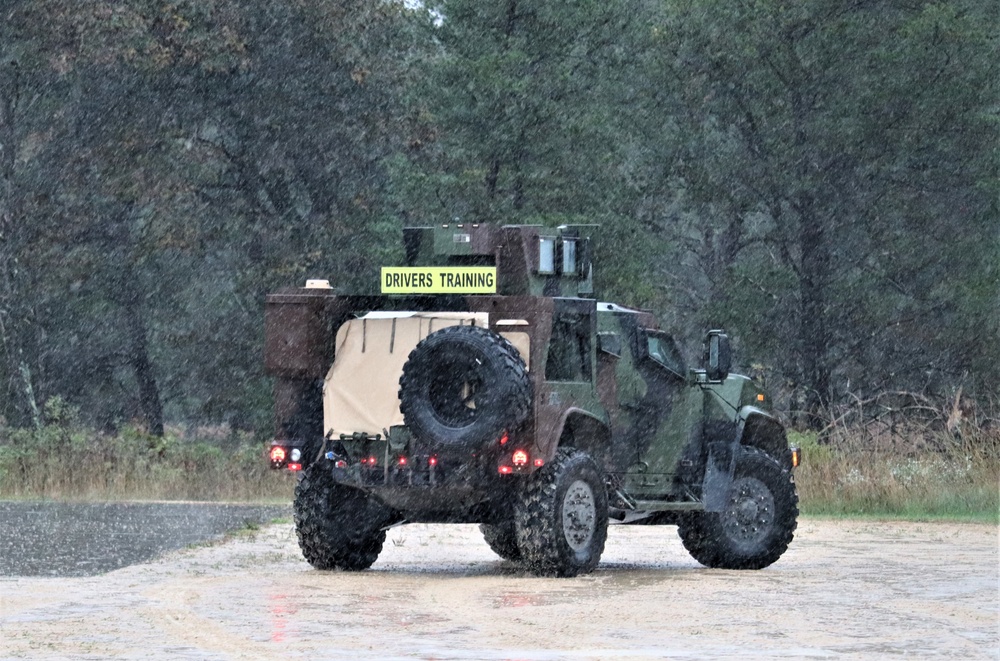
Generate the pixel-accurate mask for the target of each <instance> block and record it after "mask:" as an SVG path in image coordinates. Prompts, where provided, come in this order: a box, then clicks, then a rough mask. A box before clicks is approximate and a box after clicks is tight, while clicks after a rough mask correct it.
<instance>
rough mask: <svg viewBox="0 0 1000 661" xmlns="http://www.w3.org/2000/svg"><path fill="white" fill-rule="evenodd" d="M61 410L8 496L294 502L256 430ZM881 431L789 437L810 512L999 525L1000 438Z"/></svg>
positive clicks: (0, 447)
mask: <svg viewBox="0 0 1000 661" xmlns="http://www.w3.org/2000/svg"><path fill="white" fill-rule="evenodd" d="M50 408H51V407H47V408H46V414H47V416H46V420H47V424H46V425H45V426H43V427H42V428H41V429H39V430H25V429H5V428H2V427H0V498H3V499H25V498H45V499H56V500H213V501H242V502H248V501H252V502H268V501H270V502H285V503H287V502H288V501H289V500H290V499H291V497H292V491H293V488H294V483H295V476H294V475H292V474H289V473H288V472H287V471H272V470H271V469H270V468H269V467H268V465H267V461H266V459H265V456H264V452H265V444H264V443H263V442H261V441H259V440H254V439H253V438H252V437H250V436H249V435H239V434H229V435H223V436H222V437H215V438H210V439H205V438H202V439H197V438H188V437H185V436H184V435H182V434H179V433H168V434H167V435H165V436H163V437H162V438H158V437H153V436H149V435H148V434H145V433H144V432H142V431H141V430H139V429H131V428H128V429H124V430H123V431H121V432H120V433H118V434H115V435H109V434H101V433H98V432H95V431H93V430H90V429H86V428H85V427H83V426H81V425H79V424H78V423H77V421H76V417H75V415H74V414H73V412H72V411H67V410H65V409H62V410H61V409H58V408H52V410H50ZM872 429H873V428H872V427H870V426H869V427H867V428H864V427H854V428H845V427H843V426H841V427H839V428H837V429H836V430H835V432H836V433H833V434H826V436H825V437H824V442H822V443H821V442H819V440H818V438H819V437H818V435H817V434H815V433H797V432H790V433H789V441H790V442H791V443H792V444H793V445H798V446H800V447H801V448H802V449H803V457H804V461H803V464H802V465H801V466H800V467H799V468H798V469H796V474H795V478H796V483H797V485H798V490H799V497H800V509H801V511H802V513H803V514H804V515H806V516H818V517H836V518H863V519H909V520H950V521H978V522H986V523H993V524H997V523H1000V431H998V430H997V429H995V428H984V427H982V426H977V427H972V428H968V429H966V430H964V431H963V434H962V435H961V437H956V436H955V435H952V434H945V432H943V431H941V432H936V433H933V434H931V435H930V436H928V433H927V431H926V430H920V431H919V433H910V434H906V433H900V432H899V431H898V430H896V429H894V430H893V434H891V435H887V434H886V433H884V430H881V431H878V432H873V431H872ZM900 439H904V442H900ZM910 439H918V441H919V442H914V441H912V440H910Z"/></svg>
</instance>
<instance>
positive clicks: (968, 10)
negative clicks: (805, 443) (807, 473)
mask: <svg viewBox="0 0 1000 661" xmlns="http://www.w3.org/2000/svg"><path fill="white" fill-rule="evenodd" d="M996 18H997V17H996V11H995V9H989V8H985V7H984V6H982V5H980V4H979V3H962V2H955V3H933V2H931V3H919V4H917V5H913V4H912V3H896V2H879V3H856V2H837V3H829V2H807V3H800V2H799V3H789V2H780V1H771V0H767V1H764V0H761V1H755V2H740V3H736V4H732V5H725V6H721V5H718V4H716V3H707V2H701V1H698V0H691V1H688V2H679V3H673V4H672V5H671V6H670V8H669V10H668V16H667V18H666V20H665V22H664V23H663V25H662V27H661V28H660V30H659V38H660V42H661V43H660V45H659V53H660V56H661V57H662V58H663V67H662V72H663V74H662V75H663V76H664V78H663V81H664V85H670V86H672V87H673V88H674V89H675V90H677V94H678V96H679V98H680V100H681V106H680V109H679V110H680V112H678V113H677V115H676V116H677V118H678V120H679V121H680V122H682V126H683V129H682V130H681V134H682V135H684V136H686V137H685V139H684V141H683V143H684V144H683V151H682V152H681V153H680V155H679V157H678V158H677V160H676V161H675V163H674V167H673V168H671V170H670V171H669V172H666V173H664V175H663V176H661V177H656V178H653V179H652V187H651V194H652V195H654V196H656V197H659V198H660V199H663V200H664V202H663V203H662V206H664V207H666V206H667V205H668V203H669V202H674V203H675V206H674V207H673V208H672V209H673V213H671V214H666V215H664V216H663V217H662V222H663V228H664V231H665V232H668V233H671V234H674V235H676V236H678V237H679V243H681V244H682V245H686V246H687V247H688V249H689V250H690V254H692V255H694V259H689V260H679V263H681V264H685V265H686V266H689V267H690V266H696V267H697V269H696V274H697V275H696V277H694V278H692V277H688V278H684V277H682V278H681V279H680V280H681V282H685V283H688V288H689V289H690V290H691V291H694V292H696V294H695V298H696V302H698V303H700V304H703V305H704V307H702V310H703V313H704V315H705V316H706V317H707V318H709V319H711V320H714V321H715V323H728V324H730V325H733V326H736V327H738V328H740V329H742V331H743V334H744V335H743V337H744V339H745V340H746V342H747V345H748V346H749V347H750V348H751V349H752V350H753V351H754V353H756V354H757V355H763V356H766V357H767V359H768V360H769V361H770V362H771V363H772V364H774V365H776V366H777V368H778V371H779V372H780V373H781V374H783V375H785V376H786V377H787V378H789V379H791V380H792V384H793V387H794V389H795V390H796V391H797V393H798V396H799V397H801V399H798V402H799V404H798V406H799V407H800V408H802V409H804V411H805V412H806V413H807V414H808V415H810V416H817V415H819V414H821V412H822V411H823V410H824V409H825V408H826V407H827V406H829V404H830V403H831V402H832V401H834V399H835V398H836V397H837V396H838V394H842V393H843V392H844V390H845V389H847V388H851V389H854V388H862V389H877V388H887V387H890V386H895V387H898V388H921V387H923V386H924V385H926V384H927V383H926V382H927V375H926V372H927V371H928V370H930V371H932V372H935V378H937V377H941V376H946V377H949V378H952V379H953V378H955V377H956V376H957V374H956V372H959V371H961V370H962V369H963V367H962V363H963V361H962V359H958V360H955V359H956V358H958V356H957V354H955V353H953V352H952V355H951V356H950V357H949V356H948V355H947V354H948V353H949V351H948V350H947V349H946V346H945V345H950V346H951V347H952V348H955V349H957V344H958V343H955V342H954V338H948V337H947V336H949V335H950V334H952V333H953V332H954V326H953V322H954V315H953V314H950V313H949V312H948V310H949V308H950V309H952V310H954V309H955V306H956V305H957V304H958V303H957V301H958V300H960V299H961V296H958V297H954V296H952V295H951V294H954V293H955V292H961V291H967V290H968V289H967V288H968V287H970V286H971V287H972V291H982V290H983V289H984V288H985V289H986V290H989V288H990V285H989V284H987V283H985V282H984V281H983V279H984V278H986V279H987V280H992V281H993V282H994V284H995V278H996V270H995V267H991V266H990V264H991V263H995V262H991V260H993V259H994V258H995V254H996V253H995V245H996V243H995V242H996V232H995V230H994V229H993V228H994V227H995V218H996V210H995V200H996V197H995V192H992V193H991V192H990V191H989V190H988V186H987V184H988V182H989V181H990V180H991V176H990V174H989V173H990V172H991V170H992V171H993V172H995V169H994V168H995V161H993V160H992V159H993V158H994V154H993V153H991V150H992V147H991V146H990V145H991V144H994V143H995V139H996V132H995V124H991V123H990V122H991V121H992V120H991V113H992V119H993V120H995V113H996V82H995V81H996V68H995V67H996V65H995V63H996V61H997V58H996V42H995V39H991V37H990V35H991V34H995V33H996V26H997V20H996ZM966 243H968V244H974V245H975V250H973V251H972V252H971V253H970V252H967V253H966V258H965V260H963V262H964V263H963V264H962V265H961V266H960V267H959V268H957V269H956V268H953V266H952V263H951V262H950V261H949V260H948V259H942V256H943V255H944V254H948V253H951V252H952V250H955V251H960V250H962V251H964V250H966V249H968V248H969V247H970V246H969V245H965V244H966ZM989 274H992V275H989ZM944 292H950V293H949V294H944ZM935 299H937V300H936V302H935ZM944 299H947V300H944ZM980 309H981V310H982V311H983V312H984V313H985V314H992V312H991V311H989V310H988V306H987V307H985V308H980ZM983 327H989V326H988V324H984V325H983ZM752 329H756V330H752ZM928 340H930V343H928ZM977 344H982V342H981V341H979V342H977ZM789 349H790V350H789ZM922 373H923V375H922ZM922 380H923V382H922ZM811 421H812V422H814V423H815V422H818V418H816V417H813V418H811Z"/></svg>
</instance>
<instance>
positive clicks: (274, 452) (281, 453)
mask: <svg viewBox="0 0 1000 661" xmlns="http://www.w3.org/2000/svg"><path fill="white" fill-rule="evenodd" d="M284 460H285V448H283V447H281V446H280V445H275V446H274V447H273V448H271V463H272V464H280V463H281V462H283V461H284Z"/></svg>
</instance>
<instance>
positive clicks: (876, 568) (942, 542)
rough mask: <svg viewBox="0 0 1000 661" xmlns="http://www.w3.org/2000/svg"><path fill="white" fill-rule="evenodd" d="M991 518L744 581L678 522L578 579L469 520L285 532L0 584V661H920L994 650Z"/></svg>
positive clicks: (810, 552) (812, 545) (804, 533)
mask: <svg viewBox="0 0 1000 661" xmlns="http://www.w3.org/2000/svg"><path fill="white" fill-rule="evenodd" d="M997 532H998V530H997V527H996V526H989V525H956V524H923V523H919V524H918V523H875V522H828V521H814V520H806V521H803V522H801V523H800V525H799V530H798V532H797V534H796V539H795V541H794V542H793V543H792V547H791V548H790V549H789V551H788V553H787V554H786V555H785V556H784V558H782V559H781V560H780V561H779V562H778V563H777V564H776V565H774V566H772V567H770V568H768V569H765V570H763V571H758V572H730V571H720V570H709V569H704V568H702V567H700V566H699V565H698V564H697V563H695V562H694V561H693V560H692V559H691V558H690V557H689V556H688V555H687V553H686V552H685V551H684V549H683V547H682V546H681V544H680V542H679V540H678V539H677V535H676V532H675V529H674V528H672V527H666V528H642V527H613V528H612V530H611V532H610V534H609V539H608V545H607V549H606V551H605V554H604V561H603V562H602V564H601V566H600V568H599V569H598V571H597V572H595V573H594V574H592V575H590V576H586V577H582V578H577V579H571V580H559V579H541V578H535V577H532V576H529V575H527V574H525V573H524V572H522V571H521V570H520V569H519V568H518V567H516V566H515V565H512V564H510V563H506V562H503V561H501V560H499V559H497V558H496V557H495V556H494V555H493V554H492V553H491V552H490V550H489V549H488V548H487V546H486V544H485V543H484V542H483V541H482V538H481V537H480V535H479V531H478V529H477V527H475V526H458V525H453V526H443V525H437V526H417V525H413V526H404V527H400V528H396V529H393V530H391V531H390V532H389V539H388V540H387V542H386V548H385V551H384V552H383V554H382V556H381V557H380V559H379V561H378V562H377V563H376V564H375V566H374V567H373V568H372V569H371V570H369V571H366V572H362V573H358V574H346V573H340V572H318V571H314V570H313V569H311V568H310V567H309V566H308V565H307V564H306V563H305V562H304V561H303V560H302V558H301V556H300V555H299V552H298V548H297V546H296V543H295V535H294V532H293V530H292V526H291V525H290V524H279V525H273V526H269V527H265V528H263V529H262V530H260V531H259V532H257V533H256V534H254V535H253V536H242V537H237V538H233V539H230V540H228V541H226V542H223V543H217V544H213V545H211V546H203V547H198V548H193V549H187V550H184V551H179V552H174V553H172V554H170V555H167V556H165V557H163V558H161V559H159V560H156V561H153V562H151V563H148V564H141V565H135V566H132V567H126V568H124V569H120V570H117V571H114V572H111V573H109V574H105V575H102V576H94V577H87V578H6V579H0V658H4V659H6V658H22V657H23V658H108V657H115V658H142V659H148V658H198V659H227V658H233V659H235V658H241V659H242V658H249V659H254V658H261V659H274V658H282V657H284V658H309V659H335V658H352V659H376V658H378V659H392V658H424V659H609V658H620V659H626V658H634V659H654V658H692V659H702V658H746V657H758V658H776V657H777V658H805V659H809V658H817V659H826V658H836V659H851V658H859V659H860V658H865V659H868V658H878V657H888V656H906V657H908V658H926V657H932V656H946V657H948V658H969V659H996V658H998V655H1000V631H998V627H1000V615H998V613H1000V595H998V552H997V546H998V545H997V541H998V539H997Z"/></svg>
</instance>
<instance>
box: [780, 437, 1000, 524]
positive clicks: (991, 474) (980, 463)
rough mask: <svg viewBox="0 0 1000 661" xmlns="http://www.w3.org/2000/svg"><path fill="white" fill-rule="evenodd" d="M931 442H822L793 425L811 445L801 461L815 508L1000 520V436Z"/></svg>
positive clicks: (810, 510)
mask: <svg viewBox="0 0 1000 661" xmlns="http://www.w3.org/2000/svg"><path fill="white" fill-rule="evenodd" d="M938 440H939V441H940V442H939V443H936V444H932V445H928V446H925V447H911V448H908V449H902V448H900V447H899V446H898V445H890V446H885V445H880V444H879V443H873V442H871V441H872V439H871V438H869V437H866V436H865V435H864V434H860V433H855V434H853V435H852V434H849V433H848V434H842V435H840V436H839V437H838V438H836V439H835V441H836V442H829V443H826V444H821V443H819V442H818V441H817V435H816V434H803V433H795V432H792V433H790V434H789V441H790V442H791V443H792V444H795V445H799V446H800V447H802V449H803V463H802V465H801V466H800V467H799V468H798V469H796V475H795V479H796V483H797V486H798V490H799V498H800V509H801V511H802V513H803V514H805V515H807V516H820V517H834V518H865V519H907V520H920V521H931V520H948V521H971V522H981V523H993V524H998V523H1000V453H998V452H997V441H996V438H993V437H989V436H988V435H986V434H975V435H972V436H971V437H967V438H965V439H954V438H947V439H943V440H942V439H940V438H939V439H938Z"/></svg>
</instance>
